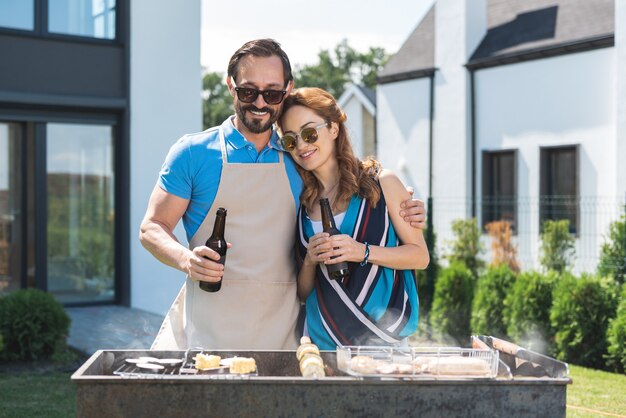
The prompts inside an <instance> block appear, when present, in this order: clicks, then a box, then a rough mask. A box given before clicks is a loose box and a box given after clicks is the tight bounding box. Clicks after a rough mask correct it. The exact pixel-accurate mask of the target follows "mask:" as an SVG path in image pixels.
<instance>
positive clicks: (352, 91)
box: [337, 84, 376, 116]
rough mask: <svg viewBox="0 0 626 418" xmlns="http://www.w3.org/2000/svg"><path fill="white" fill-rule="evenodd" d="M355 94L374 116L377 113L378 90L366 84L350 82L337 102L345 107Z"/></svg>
mask: <svg viewBox="0 0 626 418" xmlns="http://www.w3.org/2000/svg"><path fill="white" fill-rule="evenodd" d="M353 96H354V97H356V99H357V100H358V101H359V102H361V104H362V105H363V106H364V107H365V108H366V109H367V111H368V112H369V113H370V114H371V115H372V116H375V115H376V92H375V91H374V90H372V89H370V88H369V87H367V86H364V85H360V84H350V85H349V86H348V88H346V90H345V91H344V92H343V94H342V95H341V97H340V98H339V100H337V104H339V106H340V107H344V106H345V105H346V103H347V102H348V101H349V100H350V99H351V98H352V97H353Z"/></svg>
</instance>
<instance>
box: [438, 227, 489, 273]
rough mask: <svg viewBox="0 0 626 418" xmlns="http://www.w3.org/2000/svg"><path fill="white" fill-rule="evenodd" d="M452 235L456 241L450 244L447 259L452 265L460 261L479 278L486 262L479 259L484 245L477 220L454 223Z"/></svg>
mask: <svg viewBox="0 0 626 418" xmlns="http://www.w3.org/2000/svg"><path fill="white" fill-rule="evenodd" d="M452 234H453V235H454V239H453V240H452V241H450V242H448V245H449V246H450V248H449V253H448V254H447V255H446V258H447V259H448V260H449V261H450V263H453V262H456V261H458V262H461V263H463V264H465V266H466V267H467V268H468V269H470V271H471V272H472V274H473V275H474V279H476V278H478V274H479V273H480V270H481V269H482V268H483V267H484V265H485V262H484V261H483V260H481V259H480V258H479V255H480V252H481V251H482V244H481V242H480V235H481V234H480V229H478V223H477V222H476V218H471V219H457V220H455V221H453V222H452Z"/></svg>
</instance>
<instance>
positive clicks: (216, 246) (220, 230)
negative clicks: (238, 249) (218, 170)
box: [200, 208, 226, 292]
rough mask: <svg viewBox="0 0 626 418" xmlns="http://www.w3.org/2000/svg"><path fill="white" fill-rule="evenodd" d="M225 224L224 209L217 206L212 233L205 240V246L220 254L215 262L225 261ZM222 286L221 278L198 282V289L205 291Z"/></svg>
mask: <svg viewBox="0 0 626 418" xmlns="http://www.w3.org/2000/svg"><path fill="white" fill-rule="evenodd" d="M225 226H226V209H224V208H219V209H218V210H217V215H216V216H215V224H214V225H213V233H212V234H211V236H210V237H209V239H208V240H206V244H205V245H206V246H207V247H209V248H210V249H212V250H213V251H215V252H216V253H218V254H219V255H220V259H219V260H218V261H216V262H217V263H220V264H224V263H226V239H225V238H224V227H225ZM221 287H222V279H220V281H219V282H200V289H202V290H204V291H205V292H217V291H218V290H220V288H221Z"/></svg>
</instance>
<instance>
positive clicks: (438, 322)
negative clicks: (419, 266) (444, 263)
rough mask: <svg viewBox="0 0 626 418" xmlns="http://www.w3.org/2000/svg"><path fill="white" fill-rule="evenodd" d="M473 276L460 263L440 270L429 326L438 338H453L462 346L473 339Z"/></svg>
mask: <svg viewBox="0 0 626 418" xmlns="http://www.w3.org/2000/svg"><path fill="white" fill-rule="evenodd" d="M473 282H474V276H473V274H472V272H471V271H470V270H469V269H468V268H467V267H466V266H465V265H464V264H463V263H460V262H454V263H452V264H451V265H450V267H447V268H444V269H442V270H441V271H440V274H439V277H438V278H437V283H436V285H435V296H434V299H433V308H432V310H431V312H430V318H429V320H430V326H431V329H432V331H433V333H434V334H435V337H436V338H438V339H439V340H446V339H447V338H448V337H451V338H452V339H454V340H455V342H456V343H458V344H459V345H467V344H468V343H469V338H470V318H471V309H472V296H473Z"/></svg>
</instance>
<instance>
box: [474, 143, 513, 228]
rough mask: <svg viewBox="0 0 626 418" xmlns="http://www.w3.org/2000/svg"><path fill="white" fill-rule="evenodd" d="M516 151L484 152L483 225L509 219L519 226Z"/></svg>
mask: <svg viewBox="0 0 626 418" xmlns="http://www.w3.org/2000/svg"><path fill="white" fill-rule="evenodd" d="M515 173H516V152H515V151H496V152H484V153H483V185H482V188H483V204H482V223H483V227H484V226H485V225H487V224H488V223H490V222H494V221H507V222H509V223H510V225H511V229H512V230H513V231H515V230H516V227H517V212H516V209H517V186H516V175H515Z"/></svg>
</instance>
